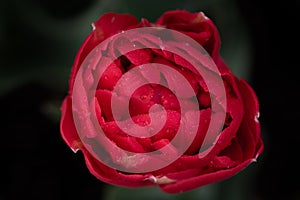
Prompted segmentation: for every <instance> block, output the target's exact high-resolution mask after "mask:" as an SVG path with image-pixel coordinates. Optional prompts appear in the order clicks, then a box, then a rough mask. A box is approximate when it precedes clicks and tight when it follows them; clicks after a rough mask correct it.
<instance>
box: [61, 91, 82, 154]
mask: <svg viewBox="0 0 300 200" xmlns="http://www.w3.org/2000/svg"><path fill="white" fill-rule="evenodd" d="M61 111H62V117H61V122H60V132H61V135H62V137H63V139H64V141H65V142H66V143H67V144H68V146H69V147H70V148H72V149H73V151H77V150H78V148H80V146H78V145H79V144H80V139H79V136H78V134H77V131H76V128H75V124H74V120H73V115H72V102H71V97H70V96H67V97H66V98H65V99H64V101H63V104H62V107H61Z"/></svg>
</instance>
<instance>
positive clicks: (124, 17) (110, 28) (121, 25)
mask: <svg viewBox="0 0 300 200" xmlns="http://www.w3.org/2000/svg"><path fill="white" fill-rule="evenodd" d="M144 21H145V20H144ZM138 25H139V24H138V22H137V20H136V18H135V17H134V16H132V15H129V14H116V13H107V14H104V15H103V16H101V17H100V18H99V19H98V20H97V21H96V22H95V23H93V29H94V30H93V32H92V33H91V34H90V35H88V36H87V38H86V39H85V41H84V42H83V44H82V45H81V47H80V49H79V50H78V53H77V55H76V58H75V61H74V64H73V67H72V73H71V78H70V92H71V91H72V87H73V84H74V79H75V76H76V73H77V71H78V69H79V67H80V65H81V63H82V62H83V60H84V58H86V56H87V55H88V53H89V52H90V51H91V50H92V49H93V48H94V47H95V46H96V45H98V44H99V43H100V42H102V41H103V40H105V39H106V38H108V37H109V36H111V35H114V34H116V33H118V32H120V31H122V30H127V29H130V28H134V27H137V26H138ZM140 26H141V25H140Z"/></svg>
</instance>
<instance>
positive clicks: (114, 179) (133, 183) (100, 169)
mask: <svg viewBox="0 0 300 200" xmlns="http://www.w3.org/2000/svg"><path fill="white" fill-rule="evenodd" d="M83 153H84V158H85V161H86V165H87V167H88V169H89V171H90V172H91V173H92V174H93V175H94V176H95V177H96V178H98V179H99V180H101V181H103V182H105V183H109V184H113V185H119V186H124V187H141V186H147V185H153V183H151V182H149V181H145V180H146V179H147V177H149V175H141V174H123V173H121V172H118V171H117V170H115V169H112V168H110V167H108V166H106V165H104V164H102V163H101V162H99V161H98V160H97V159H95V158H94V157H93V156H92V155H91V154H90V153H89V152H88V151H86V150H84V151H83Z"/></svg>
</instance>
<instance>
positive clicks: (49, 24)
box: [0, 0, 300, 200]
mask: <svg viewBox="0 0 300 200" xmlns="http://www.w3.org/2000/svg"><path fill="white" fill-rule="evenodd" d="M273 6H275V9H272V8H271V7H270V6H269V5H268V4H267V3H266V4H263V3H261V2H259V1H258V0H256V1H251V2H240V1H237V0H236V1H235V0H227V1H221V0H203V1H191V0H189V1H182V0H173V1H162V0H151V1H139V0H114V1H112V0H111V1H108V0H98V1H96V0H72V1H71V0H65V1H58V0H52V1H50V0H44V1H42V0H40V1H38V0H27V1H21V0H19V1H18V0H10V1H5V0H1V1H0V44H1V46H0V105H1V127H2V131H1V139H2V140H1V141H2V142H1V144H2V147H3V148H2V149H3V150H4V151H3V150H2V156H1V160H2V161H1V166H2V170H1V172H0V175H1V176H0V183H1V187H0V200H2V199H18V198H19V197H22V198H28V199H72V200H74V199H88V198H93V199H104V200H116V199H120V200H122V199H124V200H125V199H132V200H135V199H144V200H148V199H149V200H150V199H157V200H164V199H166V200H171V199H178V200H179V199H188V200H194V199H195V200H196V199H197V200H198V199H208V200H260V199H275V198H284V199H292V200H296V199H300V192H299V191H298V189H299V184H298V185H297V183H296V184H293V182H294V181H298V180H299V178H300V177H299V172H297V171H299V170H298V169H297V167H296V165H295V164H292V163H293V161H294V160H296V157H297V156H298V155H297V152H298V149H297V145H298V143H299V142H300V140H299V134H295V130H297V129H296V128H297V127H296V124H297V121H296V120H297V119H298V118H299V117H298V118H297V116H296V113H299V112H298V110H299V106H297V104H296V102H297V101H298V99H299V90H297V88H295V85H297V81H298V79H297V77H296V73H295V72H294V70H295V69H296V67H295V66H297V63H298V62H297V61H296V59H295V58H297V56H298V55H296V53H295V52H297V51H291V50H290V49H291V47H292V46H294V45H295V46H296V43H297V42H298V41H299V39H298V37H299V35H298V33H299V31H298V32H297V30H296V29H294V28H293V27H295V24H297V23H298V24H300V22H299V18H298V16H297V15H296V13H297V12H296V10H297V8H299V3H297V2H294V1H287V2H286V3H284V4H280V5H279V4H278V5H277V4H276V5H273ZM173 9H185V10H187V11H190V12H199V11H203V12H204V13H205V14H206V15H207V16H208V17H209V18H211V19H212V20H213V21H214V22H215V24H216V26H217V28H218V30H219V32H220V37H221V41H222V45H221V55H222V57H223V58H224V60H225V61H226V62H227V64H228V66H229V67H230V68H231V69H232V70H233V72H234V73H235V74H236V75H237V76H239V77H241V78H244V79H246V80H247V81H248V82H249V83H250V84H251V85H252V86H253V87H254V89H255V90H256V91H257V94H258V97H259V99H260V102H261V111H262V116H261V123H262V130H263V137H264V141H265V145H266V149H265V151H264V153H263V155H261V156H260V157H259V159H258V162H257V163H253V164H251V165H250V166H249V167H248V168H247V169H245V170H244V171H242V172H240V173H239V174H238V175H236V176H234V177H232V178H230V179H228V180H225V181H222V182H219V183H215V184H212V185H208V186H205V187H202V188H199V189H196V190H193V191H190V192H187V193H184V194H176V195H168V194H165V193H163V192H161V191H160V190H159V189H157V188H142V189H134V190H133V189H125V188H119V187H114V186H110V185H107V184H104V183H102V182H100V181H98V180H96V179H95V178H94V177H93V176H92V175H91V174H89V172H88V170H87V169H86V167H85V164H84V161H83V157H82V154H81V153H77V154H74V153H73V152H72V151H71V150H70V149H69V148H68V147H67V146H66V144H65V143H64V142H63V141H62V139H61V137H60V133H59V119H60V110H59V107H60V105H61V102H62V100H63V98H64V97H65V95H66V93H67V90H68V79H69V75H70V69H71V66H72V64H73V60H74V57H75V55H76V52H77V50H78V48H79V47H80V45H81V43H82V42H83V40H84V39H85V37H86V36H87V35H88V34H89V33H90V32H91V23H92V22H94V21H96V20H97V19H98V18H99V16H101V15H102V14H104V13H106V12H110V11H113V12H118V13H130V14H132V15H134V16H136V17H137V18H138V19H140V18H147V19H148V20H149V21H152V22H154V21H155V20H156V19H157V18H158V17H159V16H160V15H162V13H163V12H165V11H168V10H173ZM280 9H281V10H283V11H288V12H285V13H280V11H279V10H280ZM286 19H288V20H286ZM298 65H299V64H298ZM288 105H290V106H292V108H289V107H287V106H288ZM294 105H295V106H294ZM297 109H298V110H297ZM298 132H299V131H298ZM287 135H289V136H291V137H292V139H291V137H287Z"/></svg>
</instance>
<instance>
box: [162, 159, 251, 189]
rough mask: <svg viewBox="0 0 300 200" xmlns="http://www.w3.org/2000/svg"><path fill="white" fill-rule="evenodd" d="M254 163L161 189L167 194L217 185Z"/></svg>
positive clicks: (163, 186) (172, 184)
mask: <svg viewBox="0 0 300 200" xmlns="http://www.w3.org/2000/svg"><path fill="white" fill-rule="evenodd" d="M252 161H253V160H252V159H249V160H246V161H244V162H243V163H241V164H240V165H238V166H236V167H234V168H230V169H225V170H219V171H216V172H212V173H208V174H203V175H200V176H195V177H191V178H187V179H185V180H181V181H178V182H174V183H171V184H168V185H159V187H160V188H161V189H162V190H163V191H165V192H167V193H179V192H185V191H189V190H192V189H195V188H198V187H201V186H204V185H207V184H210V183H215V182H218V181H221V180H224V179H227V178H229V177H232V176H233V175H235V174H237V173H238V172H239V171H241V170H243V169H244V168H245V167H247V166H248V165H249V164H250V163H251V162H252Z"/></svg>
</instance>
